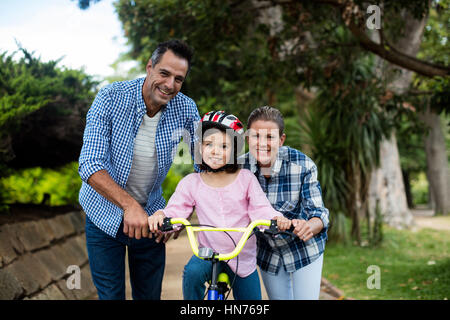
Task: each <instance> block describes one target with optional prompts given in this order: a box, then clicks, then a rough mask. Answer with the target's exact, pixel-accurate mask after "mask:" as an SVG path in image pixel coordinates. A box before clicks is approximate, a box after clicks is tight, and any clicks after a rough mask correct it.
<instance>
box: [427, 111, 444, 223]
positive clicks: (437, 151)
mask: <svg viewBox="0 0 450 320" xmlns="http://www.w3.org/2000/svg"><path fill="white" fill-rule="evenodd" d="M420 119H422V120H423V121H424V122H425V124H426V125H427V126H428V127H429V130H430V131H429V133H428V135H427V136H426V137H425V151H426V159H427V178H428V183H429V186H430V188H429V191H430V193H431V194H430V197H429V198H430V199H433V200H434V207H433V209H434V212H435V214H444V215H447V214H449V212H450V196H449V194H450V184H449V180H450V179H449V169H448V158H447V150H446V145H445V137H444V133H443V131H442V126H441V119H440V117H439V115H438V114H437V113H435V112H433V110H431V109H430V108H428V109H427V110H426V111H425V112H424V113H421V114H420Z"/></svg>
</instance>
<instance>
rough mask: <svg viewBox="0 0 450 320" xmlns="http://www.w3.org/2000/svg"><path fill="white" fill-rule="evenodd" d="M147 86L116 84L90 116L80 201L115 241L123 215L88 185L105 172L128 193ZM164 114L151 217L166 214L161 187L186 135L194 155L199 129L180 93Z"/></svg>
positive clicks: (149, 206) (100, 98) (134, 82)
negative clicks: (100, 172)
mask: <svg viewBox="0 0 450 320" xmlns="http://www.w3.org/2000/svg"><path fill="white" fill-rule="evenodd" d="M144 80H145V78H139V79H135V80H131V81H123V82H115V83H113V84H110V85H108V86H106V87H105V88H103V89H101V90H100V91H99V93H98V94H97V96H96V98H95V100H94V102H93V104H92V106H91V108H90V109H89V111H88V113H87V116H86V128H85V130H84V136H83V147H82V149H81V154H80V158H79V168H78V172H79V174H80V177H81V179H82V181H83V182H82V186H81V189H80V194H79V201H80V204H81V206H82V207H83V210H84V211H85V212H86V214H87V216H88V217H89V219H91V221H92V222H93V223H94V224H95V225H96V226H98V227H99V228H100V229H101V230H103V231H104V232H106V233H107V234H109V235H111V236H113V237H115V235H116V233H117V230H118V229H119V226H120V224H121V222H122V217H123V210H122V209H121V208H119V207H117V206H116V205H114V204H113V203H112V202H110V201H109V200H107V199H106V198H104V197H103V196H101V195H100V194H99V193H97V192H96V191H95V190H94V189H93V188H92V187H91V186H90V185H89V184H88V183H87V180H88V179H89V177H90V176H91V175H92V174H93V173H95V172H97V171H99V170H103V169H105V170H107V172H108V173H109V175H110V176H111V177H112V179H113V180H114V181H115V182H116V183H117V184H118V185H119V186H120V187H122V188H125V186H126V183H127V180H128V176H129V174H130V170H131V164H132V159H133V150H134V139H135V138H136V134H137V132H138V129H139V126H140V125H141V123H142V119H143V116H144V114H145V113H146V112H147V109H146V106H145V103H144V99H143V97H142V85H143V83H144ZM161 112H162V114H161V117H160V120H159V122H158V126H157V129H156V138H155V144H156V152H157V158H158V175H157V178H156V181H155V183H154V184H153V187H152V189H151V192H150V194H149V196H148V200H147V203H146V205H145V207H144V210H145V211H146V212H147V213H148V214H149V215H151V214H153V213H154V212H156V211H157V210H159V209H164V207H165V204H166V202H165V200H164V198H163V196H162V188H161V184H162V183H163V181H164V179H165V177H166V175H167V172H168V171H169V169H170V166H171V165H172V161H173V158H174V155H175V153H176V150H177V146H178V143H179V142H180V140H181V138H182V136H185V135H184V133H186V132H188V133H189V135H190V136H189V137H188V138H189V139H188V140H190V141H191V151H192V150H193V144H194V132H195V126H196V125H197V123H198V120H199V119H200V116H199V113H198V110H197V106H196V104H195V102H194V101H193V100H192V99H191V98H189V97H187V96H185V95H184V94H182V93H181V92H179V93H178V94H177V95H176V96H175V97H174V98H173V99H172V100H170V102H169V103H168V104H167V105H166V106H164V107H163V108H162V109H161ZM185 141H186V140H185ZM192 154H193V153H192Z"/></svg>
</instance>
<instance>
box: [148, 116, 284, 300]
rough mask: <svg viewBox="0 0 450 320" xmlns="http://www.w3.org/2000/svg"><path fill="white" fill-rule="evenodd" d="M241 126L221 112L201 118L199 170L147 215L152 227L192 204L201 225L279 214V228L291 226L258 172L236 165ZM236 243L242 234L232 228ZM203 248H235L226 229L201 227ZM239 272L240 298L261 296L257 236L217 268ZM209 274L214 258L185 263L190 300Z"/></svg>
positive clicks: (199, 294)
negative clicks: (161, 207)
mask: <svg viewBox="0 0 450 320" xmlns="http://www.w3.org/2000/svg"><path fill="white" fill-rule="evenodd" d="M243 131H244V130H243V125H242V123H241V122H240V121H239V119H238V118H236V117H235V116H233V115H229V114H227V113H225V112H223V111H211V112H208V113H207V114H206V115H204V116H203V118H202V119H201V120H200V125H199V128H198V130H197V134H198V135H199V138H200V139H199V142H198V143H201V145H200V148H197V150H198V151H199V153H200V155H201V160H202V162H201V164H200V169H201V170H202V172H201V173H191V174H189V175H188V176H186V177H185V178H183V179H182V180H181V181H180V182H179V184H178V185H177V188H176V190H175V192H174V194H173V195H172V197H171V198H170V200H169V202H168V204H167V207H166V208H165V209H164V210H160V211H157V212H155V213H154V214H153V215H152V216H150V217H149V218H148V223H149V228H150V231H151V232H157V231H158V225H159V226H160V225H162V222H163V219H164V217H171V218H173V217H182V218H187V217H189V215H190V214H191V213H192V210H193V208H194V207H195V210H196V212H197V217H198V220H199V223H200V224H205V225H213V226H217V227H229V228H237V227H246V226H247V225H249V224H250V222H251V221H253V220H257V219H276V220H277V225H278V227H279V228H280V229H281V230H286V229H287V228H289V227H290V221H289V220H288V219H286V218H284V217H283V216H282V215H281V214H280V213H278V212H277V211H276V210H274V209H273V208H272V206H271V205H270V203H269V201H268V200H267V198H266V196H265V194H264V192H263V191H262V189H261V187H260V185H259V183H258V181H257V179H256V178H255V176H254V175H253V174H252V173H251V172H250V171H249V170H246V169H239V166H238V164H237V154H238V147H239V146H242V144H243V136H242V135H243ZM230 236H232V237H233V239H234V241H235V243H238V241H239V239H240V237H241V234H240V233H236V232H231V233H230ZM198 241H199V245H200V247H207V248H212V249H213V250H214V251H215V252H218V253H228V252H231V251H232V250H233V249H234V244H233V242H232V241H231V239H230V238H229V237H228V236H227V235H226V234H225V233H223V232H201V233H199V235H198ZM236 269H237V276H236V280H235V282H234V286H233V295H234V298H235V299H236V300H243V299H245V300H260V299H261V288H260V282H259V277H258V272H257V270H256V239H255V237H251V238H249V240H248V241H247V243H246V245H245V247H244V248H243V250H242V251H241V253H240V255H239V266H236V258H234V259H232V260H230V261H229V262H228V264H227V263H225V262H221V263H220V266H219V272H226V273H227V274H228V275H229V277H230V279H232V278H233V277H234V276H235V272H236ZM210 279H211V262H210V261H205V260H202V259H200V258H197V257H196V256H195V255H194V256H192V258H191V259H190V261H189V262H188V264H187V265H186V266H185V268H184V274H183V296H184V299H186V300H201V299H203V297H204V293H205V285H204V283H205V282H206V281H208V280H210Z"/></svg>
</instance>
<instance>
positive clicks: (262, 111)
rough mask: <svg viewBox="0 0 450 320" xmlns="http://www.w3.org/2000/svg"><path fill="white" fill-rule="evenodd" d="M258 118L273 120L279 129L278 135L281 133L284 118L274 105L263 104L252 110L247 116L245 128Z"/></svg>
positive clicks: (248, 127)
mask: <svg viewBox="0 0 450 320" xmlns="http://www.w3.org/2000/svg"><path fill="white" fill-rule="evenodd" d="M258 120H263V121H272V122H275V123H276V124H277V126H278V129H279V131H280V137H281V136H282V135H283V132H284V119H283V115H282V114H281V112H280V111H279V110H278V109H276V108H274V107H269V106H264V107H259V108H257V109H255V110H253V111H252V113H250V115H249V116H248V120H247V129H250V128H251V126H252V123H253V122H255V121H258Z"/></svg>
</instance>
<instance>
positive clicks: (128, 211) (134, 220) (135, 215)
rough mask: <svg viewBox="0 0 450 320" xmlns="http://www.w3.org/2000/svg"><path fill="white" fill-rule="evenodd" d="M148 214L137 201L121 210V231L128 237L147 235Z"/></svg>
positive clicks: (138, 237)
mask: <svg viewBox="0 0 450 320" xmlns="http://www.w3.org/2000/svg"><path fill="white" fill-rule="evenodd" d="M147 218H148V215H147V213H146V212H145V211H144V209H143V208H142V207H141V205H140V204H139V203H137V202H135V203H132V204H131V205H130V206H129V207H126V208H125V209H124V211H123V233H124V234H126V235H127V236H128V237H130V238H136V239H138V240H139V239H140V238H141V237H144V238H147V237H148V221H147Z"/></svg>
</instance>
